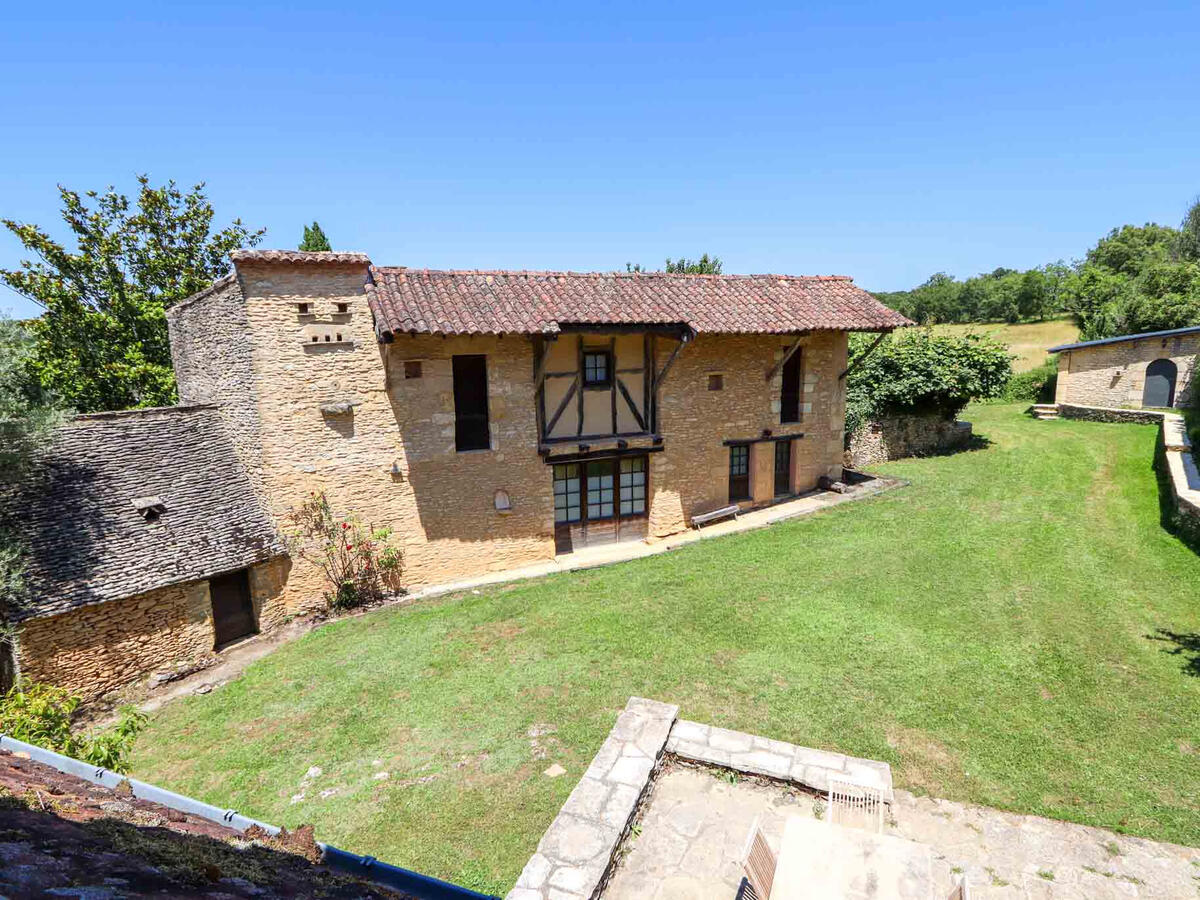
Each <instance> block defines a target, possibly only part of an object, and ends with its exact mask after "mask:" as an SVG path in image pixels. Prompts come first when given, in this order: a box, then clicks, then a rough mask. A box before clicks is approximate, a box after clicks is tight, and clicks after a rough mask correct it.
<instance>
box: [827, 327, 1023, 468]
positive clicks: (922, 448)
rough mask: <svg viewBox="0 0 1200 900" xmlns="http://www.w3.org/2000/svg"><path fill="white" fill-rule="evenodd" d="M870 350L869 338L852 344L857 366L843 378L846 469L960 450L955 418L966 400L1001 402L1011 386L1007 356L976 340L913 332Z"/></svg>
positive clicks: (961, 431) (964, 430)
mask: <svg viewBox="0 0 1200 900" xmlns="http://www.w3.org/2000/svg"><path fill="white" fill-rule="evenodd" d="M870 346H871V345H870V338H869V336H866V335H856V336H854V337H853V338H852V339H851V345H850V355H851V359H852V360H862V362H861V363H860V364H859V365H857V366H855V367H854V370H853V371H852V372H851V373H850V374H849V375H848V376H847V378H848V384H847V386H846V450H847V464H848V465H851V466H863V465H869V464H872V463H877V462H883V461H885V460H888V459H899V458H901V457H904V456H925V455H928V454H931V453H939V452H946V451H947V450H952V449H955V448H957V447H960V446H962V445H964V444H965V443H966V442H967V441H968V440H969V439H970V435H971V432H970V426H969V425H965V423H958V422H955V417H956V416H957V415H958V414H959V413H960V412H961V411H962V410H963V408H964V407H966V405H967V404H968V403H970V402H971V401H972V400H984V399H989V398H993V397H999V396H1001V395H1002V394H1003V392H1004V390H1005V388H1006V386H1007V385H1008V384H1009V383H1010V382H1011V380H1012V360H1013V356H1012V354H1010V353H1009V352H1008V348H1007V347H1005V346H1003V345H1002V344H999V343H997V342H996V341H994V340H991V339H990V338H987V337H983V336H982V335H977V334H966V335H947V334H935V333H934V332H933V331H932V330H931V329H929V328H919V329H912V330H909V331H905V332H902V333H900V334H894V335H891V336H889V337H887V338H885V339H884V340H883V342H882V343H881V344H880V345H879V346H878V347H877V348H876V349H875V350H874V351H873V352H870ZM868 353H869V355H865V356H864V355H863V354H868ZM852 365H853V363H852ZM964 425H965V427H964Z"/></svg>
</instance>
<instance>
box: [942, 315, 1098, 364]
mask: <svg viewBox="0 0 1200 900" xmlns="http://www.w3.org/2000/svg"><path fill="white" fill-rule="evenodd" d="M934 330H935V331H939V332H941V333H943V334H966V333H967V332H969V331H974V332H975V333H976V334H986V335H988V336H990V337H992V338H995V339H996V340H998V341H1000V342H1001V343H1002V344H1005V345H1007V347H1008V348H1009V349H1010V350H1011V351H1012V352H1013V353H1015V354H1017V358H1016V359H1015V360H1013V371H1016V372H1027V371H1029V370H1030V369H1034V368H1037V367H1038V366H1040V365H1041V364H1042V363H1044V362H1045V361H1046V356H1047V353H1046V348H1048V347H1055V346H1057V345H1059V344H1069V343H1070V342H1071V341H1074V340H1076V339H1077V338H1078V337H1079V328H1078V327H1077V326H1076V325H1075V323H1074V321H1072V320H1071V319H1070V318H1061V319H1047V320H1046V321H1045V322H1023V323H1018V324H1016V325H1006V324H1004V323H1002V322H980V323H974V324H966V325H935V326H934Z"/></svg>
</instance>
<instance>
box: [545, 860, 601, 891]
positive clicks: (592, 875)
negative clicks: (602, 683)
mask: <svg viewBox="0 0 1200 900" xmlns="http://www.w3.org/2000/svg"><path fill="white" fill-rule="evenodd" d="M602 874H603V871H601V872H600V873H596V872H595V870H594V868H590V869H589V868H577V867H575V866H562V867H560V868H557V869H555V870H554V874H553V875H551V876H550V886H551V887H556V888H562V889H563V890H564V891H574V892H575V893H577V894H578V893H580V892H581V891H583V890H585V889H586V888H587V887H588V885H589V884H594V883H595V882H597V881H599V880H600V878H599V876H600V875H602Z"/></svg>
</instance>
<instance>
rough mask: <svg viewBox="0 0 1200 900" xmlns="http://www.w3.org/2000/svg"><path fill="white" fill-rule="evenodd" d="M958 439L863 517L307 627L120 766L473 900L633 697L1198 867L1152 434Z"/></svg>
mask: <svg viewBox="0 0 1200 900" xmlns="http://www.w3.org/2000/svg"><path fill="white" fill-rule="evenodd" d="M968 417H969V418H971V419H973V420H974V421H975V424H976V432H977V433H978V434H981V435H984V436H986V437H987V438H988V439H989V440H990V441H991V444H990V445H989V446H988V447H986V448H985V449H982V450H976V451H971V452H964V453H959V454H956V455H953V456H946V457H940V458H934V459H924V460H908V461H904V462H898V463H891V464H889V465H887V466H886V467H885V468H886V471H888V472H889V473H892V474H896V475H900V476H903V477H904V478H907V479H910V480H911V482H912V484H911V486H910V487H907V488H902V489H899V490H896V491H893V492H891V493H888V494H885V495H882V496H881V497H878V498H876V499H873V500H867V501H864V502H861V503H854V504H847V505H844V506H840V507H836V508H833V509H830V510H828V511H826V512H823V513H821V514H818V515H816V516H812V517H809V518H805V519H802V520H796V521H793V522H790V523H785V524H781V525H777V526H775V527H772V528H769V529H767V530H764V531H758V532H752V533H747V534H744V535H737V536H732V537H726V538H721V539H719V540H713V541H705V542H703V543H702V544H698V545H692V546H689V547H687V548H685V549H682V550H680V551H677V552H675V553H671V554H667V555H664V556H658V557H654V558H650V559H644V560H639V561H635V562H631V563H626V564H622V565H619V566H611V567H607V568H604V569H596V570H591V571H586V572H581V573H576V574H564V575H559V576H554V577H550V578H547V579H544V580H539V581H536V582H526V583H522V584H518V585H514V586H509V587H499V588H493V589H489V590H484V591H482V592H480V593H478V594H476V593H469V594H465V595H458V596H454V597H448V598H444V599H440V600H431V601H426V602H421V603H417V604H414V605H413V606H411V607H408V608H393V609H387V610H381V611H377V612H375V613H372V614H370V615H367V616H363V617H361V618H357V619H354V620H347V621H341V622H337V623H335V624H332V625H329V626H326V627H324V628H321V629H320V630H318V631H315V632H313V633H311V634H309V635H308V636H306V637H305V638H303V639H301V640H299V641H296V642H295V643H293V644H291V645H289V646H286V647H283V648H282V649H280V650H278V651H276V652H275V653H274V654H272V655H271V656H269V657H267V658H265V659H263V660H261V661H260V662H258V663H256V664H254V665H253V666H252V667H251V668H250V669H249V670H248V671H247V672H246V674H245V676H244V677H243V678H242V679H240V680H239V681H237V682H234V683H232V684H230V685H228V686H226V687H224V688H221V689H219V690H215V691H213V692H212V693H211V694H209V695H207V696H195V697H191V698H189V699H186V700H183V701H177V702H175V703H173V704H171V705H169V706H168V707H166V708H165V709H164V710H162V711H161V712H160V713H159V714H157V715H156V716H155V717H154V719H153V722H152V723H151V726H150V728H149V730H148V731H147V732H146V733H145V734H144V735H143V736H142V737H141V738H140V739H139V741H138V744H137V749H136V756H135V759H134V772H135V774H136V775H137V776H139V777H141V778H145V779H147V780H150V781H155V782H158V783H160V784H164V785H167V786H170V787H172V788H175V789H177V790H180V791H184V792H187V793H190V794H194V795H197V796H199V797H202V798H204V799H207V800H210V801H211V802H213V803H216V804H219V805H222V806H232V807H235V808H237V809H238V810H240V811H242V812H245V813H247V814H250V815H254V816H258V817H260V818H263V819H266V820H267V821H272V822H276V823H281V824H286V825H289V826H290V825H296V824H300V823H303V822H313V823H315V824H316V826H317V835H318V837H320V838H322V839H323V840H326V841H330V842H332V843H335V844H338V845H339V846H342V847H345V848H347V849H350V850H356V851H359V852H364V853H370V854H372V855H374V856H378V857H379V858H381V859H384V860H387V861H389V862H393V863H396V864H398V865H404V866H410V867H413V868H416V869H418V870H421V871H424V872H429V873H431V874H435V875H439V876H442V877H445V878H449V879H453V880H457V881H459V882H462V883H466V884H469V885H472V886H476V887H480V888H485V889H490V890H492V891H495V892H497V893H503V892H504V891H505V890H506V889H507V888H508V887H509V886H510V885H511V884H512V882H513V881H514V880H515V879H516V876H517V874H518V873H519V872H520V869H521V867H522V865H523V864H524V862H525V860H526V858H527V857H528V856H529V854H530V853H531V852H532V851H533V849H534V847H535V845H536V844H537V841H538V838H539V837H540V835H541V833H542V831H543V830H544V829H545V828H546V826H547V825H548V824H549V823H550V821H551V819H552V818H553V817H554V815H555V813H556V812H557V810H558V808H559V806H560V805H561V804H562V802H563V801H564V800H565V799H566V797H567V794H568V793H569V792H570V790H571V788H572V787H573V785H574V784H575V781H576V779H578V777H579V776H580V774H581V773H582V772H583V770H584V768H586V766H587V764H588V762H589V760H590V759H591V757H592V755H593V754H594V753H595V752H596V750H597V748H598V747H599V746H600V744H601V742H602V741H603V739H604V737H605V735H606V734H607V732H608V730H609V728H610V727H611V726H612V723H613V720H614V718H615V717H616V715H617V712H618V711H619V710H620V709H621V707H622V706H623V705H624V703H625V701H626V699H627V698H628V697H629V696H630V695H631V694H637V695H641V696H645V697H653V698H656V699H660V700H667V701H671V702H674V703H678V704H679V705H680V707H681V715H683V716H685V717H687V718H691V719H695V720H698V721H701V722H713V723H718V724H720V725H723V726H727V727H730V728H736V729H742V730H745V731H751V732H755V733H758V734H763V735H768V736H770V737H774V738H780V739H783V740H788V741H792V742H795V743H798V744H803V745H807V746H811V747H824V748H830V749H836V750H840V751H844V752H847V753H852V754H856V755H860V756H867V757H873V758H876V759H884V760H888V761H889V762H890V763H891V764H892V766H893V770H894V773H895V778H896V782H897V785H898V786H899V787H903V788H908V789H910V790H914V791H928V792H930V793H933V794H935V795H937V796H941V797H947V798H951V799H956V800H969V801H974V802H978V803H984V804H988V805H991V806H997V807H1002V808H1005V809H1012V810H1017V811H1021V812H1027V813H1038V814H1042V815H1047V816H1053V817H1055V818H1061V819H1069V820H1073V821H1077V822H1083V823H1087V824H1094V825H1103V826H1107V827H1110V828H1115V829H1118V830H1123V831H1128V832H1131V833H1135V834H1141V835H1145V836H1148V837H1152V838H1159V839H1166V840H1172V841H1177V842H1181V843H1185V844H1192V845H1198V844H1200V678H1197V677H1194V676H1192V675H1189V674H1188V672H1187V667H1188V664H1189V662H1191V661H1192V660H1191V658H1190V656H1189V654H1188V653H1187V652H1179V653H1172V652H1171V651H1172V650H1177V649H1178V645H1177V644H1175V643H1172V642H1170V641H1162V640H1155V639H1153V636H1154V635H1155V634H1156V630H1157V629H1160V628H1161V629H1166V630H1167V631H1170V632H1173V633H1176V634H1180V635H1193V636H1194V635H1196V634H1197V633H1200V559H1198V558H1197V557H1196V555H1195V554H1193V553H1192V552H1191V551H1189V550H1188V549H1186V548H1185V547H1184V546H1183V545H1182V544H1180V543H1179V541H1178V540H1176V539H1175V538H1174V537H1173V536H1171V535H1170V534H1168V533H1166V532H1165V531H1163V530H1162V528H1161V527H1160V525H1159V505H1158V497H1157V486H1156V481H1155V477H1154V473H1153V471H1152V470H1151V458H1152V455H1153V451H1154V444H1155V429H1154V428H1153V427H1151V426H1137V425H1102V424H1096V423H1089V422H1072V421H1053V422H1035V421H1033V420H1031V419H1028V418H1026V417H1025V416H1023V415H1022V414H1021V412H1020V407H1017V406H984V407H976V408H972V409H971V410H970V411H969V413H968ZM534 726H538V727H536V728H535V727H534ZM542 731H545V732H547V733H545V734H541V736H536V737H534V736H531V735H538V734H539V733H540V732H542ZM541 751H544V752H545V757H544V758H538V757H537V756H536V755H535V754H537V753H540V752H541ZM376 760H378V761H381V764H380V765H379V766H376V765H373V761H376ZM553 762H558V763H561V764H562V765H564V766H565V767H566V769H567V773H568V774H567V775H566V776H564V777H562V778H557V779H551V778H548V777H546V776H544V775H543V774H542V772H543V770H545V769H546V768H547V767H548V766H549V765H550V764H551V763H553ZM312 765H319V766H321V767H322V768H323V769H324V774H323V775H322V776H321V777H320V778H318V779H317V780H316V781H315V782H313V784H312V785H311V786H310V787H307V788H303V787H302V779H303V777H304V774H305V772H306V770H307V769H308V768H309V766H312ZM377 770H384V771H387V772H388V773H390V777H389V778H388V779H387V780H376V779H374V778H373V777H372V775H373V773H374V772H375V771H377ZM327 788H336V790H337V793H336V794H334V795H332V796H330V797H328V798H326V799H320V798H319V797H318V795H317V794H318V791H320V790H321V789H327ZM301 790H304V791H305V794H306V799H305V800H304V801H303V802H300V803H296V804H293V803H291V802H290V798H291V797H292V795H293V794H297V793H299V792H300V791H301Z"/></svg>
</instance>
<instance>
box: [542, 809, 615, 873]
mask: <svg viewBox="0 0 1200 900" xmlns="http://www.w3.org/2000/svg"><path fill="white" fill-rule="evenodd" d="M605 832H606V829H604V828H602V827H601V826H599V825H597V824H595V823H594V822H589V821H587V820H586V819H577V818H575V817H574V816H564V815H560V816H558V818H556V819H555V820H554V822H553V824H552V825H551V826H550V828H549V830H548V831H547V832H546V834H545V836H544V837H543V838H542V843H543V847H542V851H541V852H543V853H544V854H545V855H546V856H547V857H549V858H550V859H551V860H554V861H560V860H561V861H566V862H567V863H571V864H574V863H584V862H588V861H589V860H592V859H594V858H595V857H596V855H597V854H598V853H599V852H600V851H601V850H603V849H604V846H605V843H606V838H607V837H608V835H607V834H606V833H605Z"/></svg>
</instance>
